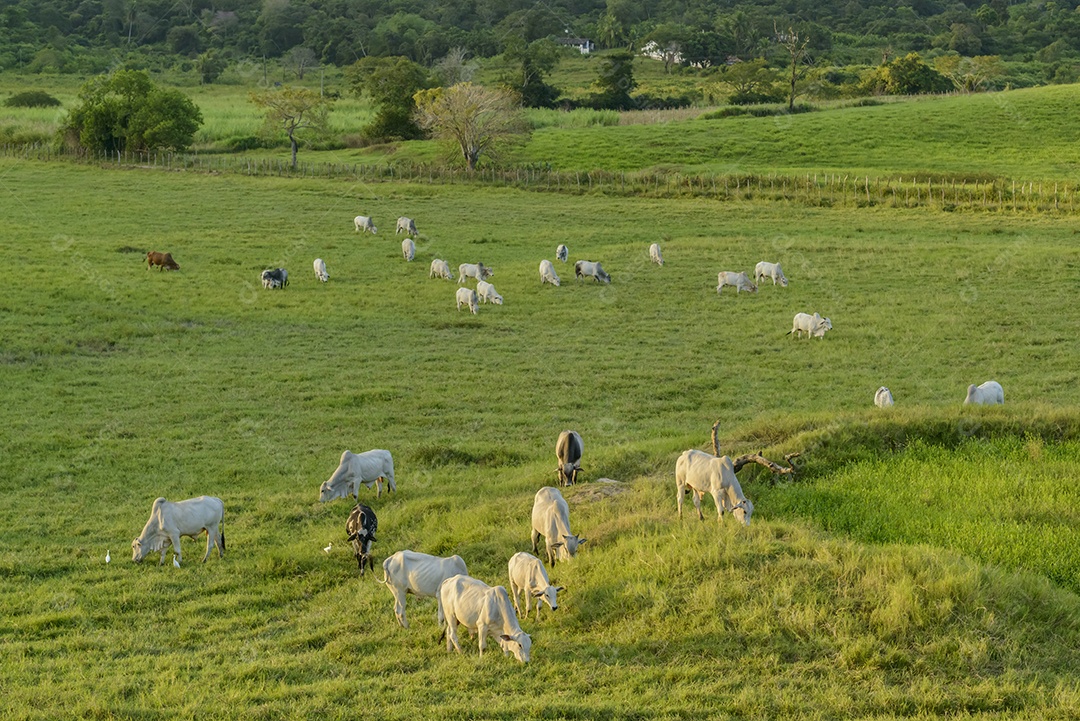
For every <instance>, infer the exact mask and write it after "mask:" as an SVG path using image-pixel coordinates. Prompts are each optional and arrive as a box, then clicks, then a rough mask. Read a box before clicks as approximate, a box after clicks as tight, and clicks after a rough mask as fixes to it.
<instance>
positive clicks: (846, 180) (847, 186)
mask: <svg viewBox="0 0 1080 721" xmlns="http://www.w3.org/2000/svg"><path fill="white" fill-rule="evenodd" d="M0 157H7V158H23V159H28V160H40V161H66V162H76V163H84V164H91V165H99V166H102V167H116V168H143V169H159V170H185V171H191V172H198V173H210V174H221V173H233V174H240V175H249V176H274V177H290V178H328V179H342V180H349V181H353V182H356V181H361V182H365V183H379V182H407V183H426V184H432V185H444V184H449V185H454V184H468V185H486V186H497V187H515V188H521V189H523V190H529V191H537V192H555V193H569V194H586V193H589V194H599V195H611V196H636V197H650V198H688V197H694V198H706V199H712V200H719V201H730V200H769V201H778V202H788V203H794V204H800V205H808V206H816V207H849V208H850V207H855V208H865V207H890V208H936V209H939V210H943V211H958V210H960V211H985V212H998V213H1029V212H1039V213H1045V212H1051V213H1052V212H1057V213H1075V212H1077V210H1078V207H1077V203H1076V191H1077V185H1076V184H1069V183H1063V182H1042V181H1017V180H1012V179H1006V178H987V179H983V178H957V177H948V176H941V175H938V176H927V175H923V176H918V175H912V176H896V177H870V176H869V175H852V174H842V173H800V174H784V173H768V174H753V173H724V174H716V173H701V174H694V173H681V172H676V171H667V170H642V171H632V172H621V171H608V170H589V171H573V170H570V171H567V170H555V169H552V168H550V167H548V166H546V165H544V164H531V165H519V166H513V167H501V168H500V167H490V168H481V169H477V170H475V171H471V172H470V171H467V170H465V169H463V168H455V167H452V166H446V165H442V164H435V163H431V164H427V163H403V162H394V163H333V162H317V163H309V162H298V163H297V165H296V167H295V168H294V167H292V165H291V164H290V163H289V162H288V161H286V160H281V159H276V158H252V157H242V156H236V155H200V154H197V153H165V152H162V153H143V152H119V153H96V152H87V151H67V150H57V149H56V148H55V147H52V146H50V145H45V144H40V145H39V144H28V145H0Z"/></svg>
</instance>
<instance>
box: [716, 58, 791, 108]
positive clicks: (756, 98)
mask: <svg viewBox="0 0 1080 721" xmlns="http://www.w3.org/2000/svg"><path fill="white" fill-rule="evenodd" d="M720 80H721V82H723V83H725V84H726V85H727V86H728V87H730V88H731V90H732V93H731V96H730V97H729V98H728V102H729V103H731V104H732V105H752V104H754V103H769V102H774V101H776V100H779V99H780V98H782V97H783V95H782V94H780V93H778V92H777V90H776V87H775V85H774V83H775V82H776V71H775V70H773V69H772V68H770V67H769V66H768V64H767V63H766V62H765V59H764V58H758V59H757V60H751V61H749V62H745V63H735V64H734V65H727V66H725V67H724V69H723V71H721V73H720Z"/></svg>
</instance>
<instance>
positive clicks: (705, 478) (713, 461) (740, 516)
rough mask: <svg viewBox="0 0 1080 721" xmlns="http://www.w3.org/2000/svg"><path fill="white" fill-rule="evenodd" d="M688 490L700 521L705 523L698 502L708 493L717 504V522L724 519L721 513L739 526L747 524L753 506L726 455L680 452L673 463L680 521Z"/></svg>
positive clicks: (694, 451) (695, 451)
mask: <svg viewBox="0 0 1080 721" xmlns="http://www.w3.org/2000/svg"><path fill="white" fill-rule="evenodd" d="M687 491H689V492H690V493H692V494H693V496H694V507H695V508H696V509H697V513H698V519H699V520H702V521H703V520H705V516H703V515H702V514H701V499H702V498H704V497H705V494H706V493H708V494H709V495H711V496H712V497H713V502H714V503H715V504H716V519H717V520H718V521H721V522H722V521H723V520H724V511H730V512H731V515H733V516H735V519H736V520H737V521H739V523H742V524H743V525H745V526H749V525H750V514H751V513H753V512H754V504H753V503H751V502H750V499H748V498H747V497H746V496H744V495H743V492H742V486H740V485H739V479H737V478H736V477H735V466H734V464H733V463H732V462H731V459H730V458H728V457H727V456H720V457H716V456H714V455H712V454H711V453H705V452H704V451H698V450H694V449H691V450H689V451H683V454H682V455H681V456H679V460H677V461H676V462H675V493H676V498H677V500H678V506H679V517H680V518H681V517H682V506H683V496H684V495H685V494H686V493H687Z"/></svg>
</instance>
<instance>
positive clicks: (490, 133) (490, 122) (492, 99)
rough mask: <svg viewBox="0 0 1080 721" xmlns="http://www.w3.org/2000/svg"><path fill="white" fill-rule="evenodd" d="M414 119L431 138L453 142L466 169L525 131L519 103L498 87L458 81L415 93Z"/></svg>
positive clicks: (525, 127)
mask: <svg viewBox="0 0 1080 721" xmlns="http://www.w3.org/2000/svg"><path fill="white" fill-rule="evenodd" d="M416 107H417V122H418V123H419V124H420V127H422V128H425V129H427V130H429V131H430V132H431V134H432V136H433V137H435V138H437V139H440V140H445V141H449V142H451V143H453V144H454V145H455V146H456V147H457V149H459V150H460V151H461V157H462V158H463V159H464V160H465V165H466V167H467V168H468V169H469V170H475V169H476V164H477V162H478V161H479V160H480V158H481V156H483V155H492V154H493V153H495V152H497V151H498V150H499V149H500V148H501V147H503V146H505V145H506V144H508V143H511V142H513V141H514V140H515V139H518V138H522V137H524V136H526V135H527V134H528V130H529V126H528V124H527V123H526V122H525V118H524V115H523V113H522V110H521V103H520V102H519V100H518V99H517V96H516V95H515V94H514V93H512V92H510V91H508V90H505V89H502V88H485V87H483V86H481V85H473V84H472V83H458V84H457V85H454V86H452V87H449V88H434V89H432V90H422V91H420V92H418V93H417V94H416Z"/></svg>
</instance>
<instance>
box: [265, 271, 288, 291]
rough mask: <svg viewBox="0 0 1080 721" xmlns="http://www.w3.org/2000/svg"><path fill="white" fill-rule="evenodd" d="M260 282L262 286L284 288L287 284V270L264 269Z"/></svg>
mask: <svg viewBox="0 0 1080 721" xmlns="http://www.w3.org/2000/svg"><path fill="white" fill-rule="evenodd" d="M262 284H263V288H284V287H285V286H287V285H288V284H289V271H287V270H285V269H284V268H273V269H267V270H264V271H263V272H262Z"/></svg>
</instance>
